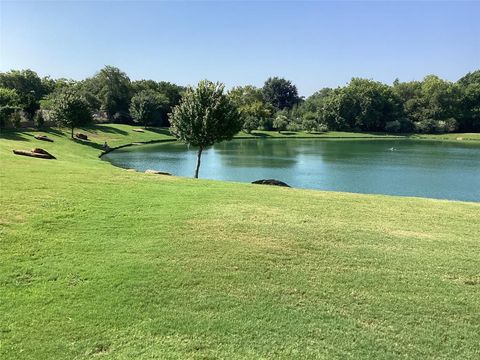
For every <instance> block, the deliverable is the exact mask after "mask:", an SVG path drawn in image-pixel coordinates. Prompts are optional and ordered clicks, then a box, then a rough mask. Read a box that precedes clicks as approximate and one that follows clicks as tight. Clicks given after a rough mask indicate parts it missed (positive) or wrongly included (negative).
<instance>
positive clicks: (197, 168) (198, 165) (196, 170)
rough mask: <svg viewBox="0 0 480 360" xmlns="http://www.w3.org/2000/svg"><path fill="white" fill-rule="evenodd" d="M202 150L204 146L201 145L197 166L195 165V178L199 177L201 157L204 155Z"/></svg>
mask: <svg viewBox="0 0 480 360" xmlns="http://www.w3.org/2000/svg"><path fill="white" fill-rule="evenodd" d="M202 151H203V148H202V147H199V148H198V153H197V166H196V167H195V176H194V177H195V179H198V170H199V169H200V158H201V157H202Z"/></svg>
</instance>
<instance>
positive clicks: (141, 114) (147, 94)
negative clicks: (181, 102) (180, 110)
mask: <svg viewBox="0 0 480 360" xmlns="http://www.w3.org/2000/svg"><path fill="white" fill-rule="evenodd" d="M168 110H169V100H168V98H167V97H166V96H165V95H163V94H161V93H157V92H155V91H154V90H142V91H140V92H139V93H137V94H136V95H134V96H133V97H132V101H131V104H130V114H131V115H132V117H133V119H134V120H135V121H137V122H139V123H141V124H142V125H143V126H145V127H146V126H148V125H166V124H164V123H162V121H163V119H165V118H166V117H167V113H168Z"/></svg>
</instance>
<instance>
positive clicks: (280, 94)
mask: <svg viewBox="0 0 480 360" xmlns="http://www.w3.org/2000/svg"><path fill="white" fill-rule="evenodd" d="M262 93H263V98H264V99H265V102H267V103H268V104H270V105H271V106H272V107H273V108H274V109H275V110H277V111H278V110H283V109H291V108H292V107H293V106H294V105H295V104H297V103H299V102H300V100H301V99H300V97H299V96H298V91H297V87H296V86H295V85H293V84H292V82H291V81H289V80H285V79H283V78H279V77H273V78H272V77H271V78H269V79H268V80H267V81H266V82H265V84H264V85H263V88H262Z"/></svg>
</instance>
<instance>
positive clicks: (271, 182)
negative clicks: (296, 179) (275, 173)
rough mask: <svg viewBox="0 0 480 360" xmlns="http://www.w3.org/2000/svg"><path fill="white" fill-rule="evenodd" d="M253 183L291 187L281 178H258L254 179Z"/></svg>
mask: <svg viewBox="0 0 480 360" xmlns="http://www.w3.org/2000/svg"><path fill="white" fill-rule="evenodd" d="M252 184H260V185H275V186H284V187H290V185H288V184H286V183H284V182H283V181H280V180H275V179H262V180H256V181H253V182H252Z"/></svg>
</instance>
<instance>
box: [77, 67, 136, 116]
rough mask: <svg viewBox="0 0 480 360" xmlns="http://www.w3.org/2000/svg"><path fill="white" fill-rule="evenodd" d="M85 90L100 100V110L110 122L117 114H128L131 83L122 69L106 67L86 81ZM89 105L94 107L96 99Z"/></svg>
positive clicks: (91, 100) (84, 83)
mask: <svg viewBox="0 0 480 360" xmlns="http://www.w3.org/2000/svg"><path fill="white" fill-rule="evenodd" d="M83 88H84V89H85V90H84V91H86V92H88V93H91V94H93V95H94V96H95V97H96V98H97V99H98V101H99V104H100V110H102V111H104V112H105V113H106V114H107V117H108V118H109V119H110V120H113V119H114V116H115V114H117V113H118V114H125V113H126V114H128V109H129V106H130V99H131V82H130V78H129V77H128V76H127V74H125V73H124V72H123V71H121V70H120V69H118V68H116V67H114V66H105V67H104V68H103V69H102V70H100V71H99V72H98V73H97V74H96V75H95V76H94V77H92V78H89V79H86V80H85V81H84V82H83ZM83 97H84V98H86V97H85V96H83ZM86 100H88V99H86ZM89 103H90V106H92V104H94V103H95V101H94V99H90V100H89Z"/></svg>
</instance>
